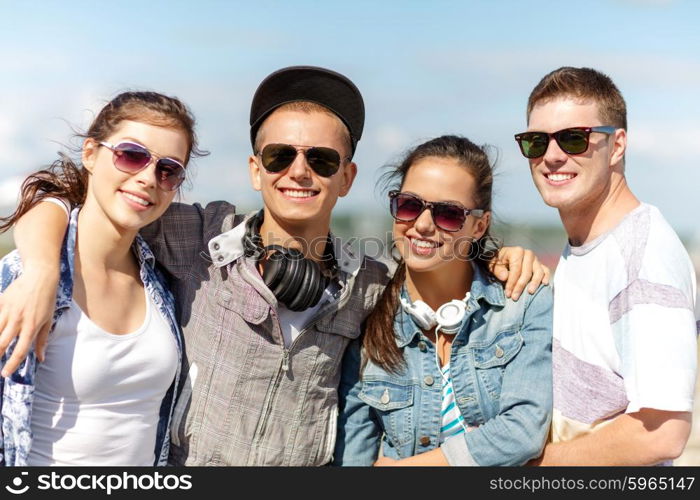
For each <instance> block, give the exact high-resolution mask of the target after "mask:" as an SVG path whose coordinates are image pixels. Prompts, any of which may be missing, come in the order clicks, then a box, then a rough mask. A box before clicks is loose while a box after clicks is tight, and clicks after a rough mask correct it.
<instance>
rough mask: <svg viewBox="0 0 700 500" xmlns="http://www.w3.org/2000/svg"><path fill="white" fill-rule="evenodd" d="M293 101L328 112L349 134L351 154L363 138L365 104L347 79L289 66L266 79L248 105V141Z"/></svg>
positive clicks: (314, 69)
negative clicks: (312, 103) (331, 113)
mask: <svg viewBox="0 0 700 500" xmlns="http://www.w3.org/2000/svg"><path fill="white" fill-rule="evenodd" d="M295 101H309V102H315V103H317V104H320V105H322V106H325V107H326V108H328V109H330V110H331V111H332V112H333V113H334V114H335V115H337V116H338V118H340V119H341V121H342V122H343V123H344V124H345V126H346V127H347V128H348V130H349V131H350V140H351V142H352V152H353V154H354V153H355V147H356V146H357V141H359V140H360V137H362V129H363V127H364V124H365V104H364V101H363V100H362V95H361V94H360V91H359V90H358V88H357V87H356V86H355V84H354V83H352V82H351V81H350V79H348V78H347V77H345V76H343V75H341V74H340V73H336V72H335V71H331V70H329V69H326V68H319V67H317V66H289V67H287V68H282V69H280V70H277V71H275V72H274V73H272V74H270V75H269V76H268V77H267V78H265V79H264V80H263V81H262V82H261V83H260V85H259V86H258V89H257V90H256V91H255V95H254V96H253V103H252V104H251V106H250V142H251V144H252V145H253V147H255V135H256V134H257V132H258V129H259V128H260V125H262V123H263V122H264V121H265V118H267V117H268V116H270V113H272V112H273V111H274V110H275V109H277V108H278V107H279V106H281V105H283V104H287V103H290V102H295Z"/></svg>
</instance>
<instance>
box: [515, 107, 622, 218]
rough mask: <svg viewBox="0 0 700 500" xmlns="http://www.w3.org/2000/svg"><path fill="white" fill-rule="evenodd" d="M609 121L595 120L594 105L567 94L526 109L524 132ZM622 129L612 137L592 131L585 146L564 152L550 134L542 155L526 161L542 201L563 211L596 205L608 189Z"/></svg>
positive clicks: (597, 116) (617, 160)
mask: <svg viewBox="0 0 700 500" xmlns="http://www.w3.org/2000/svg"><path fill="white" fill-rule="evenodd" d="M603 125H610V124H609V123H603V122H602V121H601V119H600V113H599V109H598V104H597V103H596V102H594V101H580V100H575V99H572V98H569V97H557V98H554V99H550V100H545V101H542V102H539V103H537V104H536V105H535V106H534V107H533V108H532V111H531V113H530V117H529V125H528V131H537V132H548V133H552V132H556V131H558V130H562V129H565V128H569V127H595V126H603ZM624 134H625V131H624V130H623V129H617V130H616V132H615V134H614V135H612V136H609V135H606V134H602V133H596V132H593V133H591V135H590V138H589V140H590V143H589V146H588V150H587V151H585V152H584V153H581V154H567V153H565V152H564V151H562V150H561V148H560V147H559V145H558V144H557V142H556V141H555V140H554V139H551V138H550V141H549V145H548V147H547V151H546V152H545V154H544V155H543V156H541V157H539V158H533V159H530V160H528V161H529V163H530V171H531V174H532V178H533V180H534V182H535V186H536V187H537V189H538V191H539V192H540V195H541V196H542V199H543V200H544V202H545V203H546V204H547V205H549V206H551V207H555V208H558V209H559V210H560V212H562V213H571V212H574V211H575V212H578V213H582V212H584V211H586V210H589V209H595V207H596V206H599V205H600V204H601V203H602V201H603V200H604V199H605V198H606V196H607V195H608V193H609V191H610V186H611V179H612V174H613V167H614V166H616V165H618V164H620V162H621V161H622V157H623V155H624V145H625V136H624Z"/></svg>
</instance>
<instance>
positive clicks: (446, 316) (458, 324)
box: [401, 292, 471, 335]
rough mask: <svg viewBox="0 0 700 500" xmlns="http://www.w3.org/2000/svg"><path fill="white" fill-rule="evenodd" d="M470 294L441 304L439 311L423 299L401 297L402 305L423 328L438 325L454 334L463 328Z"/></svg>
mask: <svg viewBox="0 0 700 500" xmlns="http://www.w3.org/2000/svg"><path fill="white" fill-rule="evenodd" d="M470 295H471V294H470V293H469V292H467V294H466V295H465V296H464V298H463V299H462V300H457V299H453V300H451V301H450V302H447V303H445V304H443V305H441V306H440V307H438V310H437V312H436V311H433V308H432V307H430V306H429V305H428V304H426V303H425V302H423V301H422V300H416V301H415V302H411V301H410V300H408V299H405V298H404V297H401V307H402V308H403V310H404V311H406V312H407V313H408V314H410V315H411V316H412V317H413V319H414V320H415V321H416V323H418V326H420V327H421V329H423V330H432V329H433V328H434V327H436V326H437V327H438V330H440V331H442V332H443V333H446V334H449V335H454V334H455V333H457V332H458V331H459V330H460V329H461V328H462V322H463V321H464V317H465V316H466V314H467V301H468V300H469V297H470Z"/></svg>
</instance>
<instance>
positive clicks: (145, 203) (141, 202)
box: [122, 191, 150, 207]
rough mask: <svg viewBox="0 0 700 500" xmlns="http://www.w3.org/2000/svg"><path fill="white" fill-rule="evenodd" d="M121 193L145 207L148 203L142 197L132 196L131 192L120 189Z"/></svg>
mask: <svg viewBox="0 0 700 500" xmlns="http://www.w3.org/2000/svg"><path fill="white" fill-rule="evenodd" d="M122 194H123V195H124V196H126V197H127V198H129V199H130V200H131V201H135V202H136V203H138V204H139V205H143V206H144V207H147V206H148V205H150V203H149V202H148V201H146V200H144V199H143V198H139V197H138V196H134V195H133V194H131V193H126V192H124V191H122Z"/></svg>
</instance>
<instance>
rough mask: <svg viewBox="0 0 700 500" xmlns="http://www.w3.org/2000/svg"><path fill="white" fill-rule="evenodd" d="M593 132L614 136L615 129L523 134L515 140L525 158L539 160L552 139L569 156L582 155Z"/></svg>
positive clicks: (518, 135)
mask: <svg viewBox="0 0 700 500" xmlns="http://www.w3.org/2000/svg"><path fill="white" fill-rule="evenodd" d="M591 132H599V133H601V134H607V135H610V134H614V133H615V127H610V126H602V127H570V128H565V129H562V130H558V131H556V132H553V133H551V134H549V133H547V132H523V133H522V134H515V140H516V141H517V142H518V145H519V146H520V152H521V153H522V154H523V156H524V157H525V158H539V157H540V156H543V155H544V154H545V152H546V151H547V147H549V141H550V139H551V138H552V137H554V140H555V141H557V144H558V145H559V147H560V148H561V150H562V151H564V152H565V153H567V154H570V155H580V154H581V153H585V152H586V151H587V150H588V145H589V144H590V135H591Z"/></svg>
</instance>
